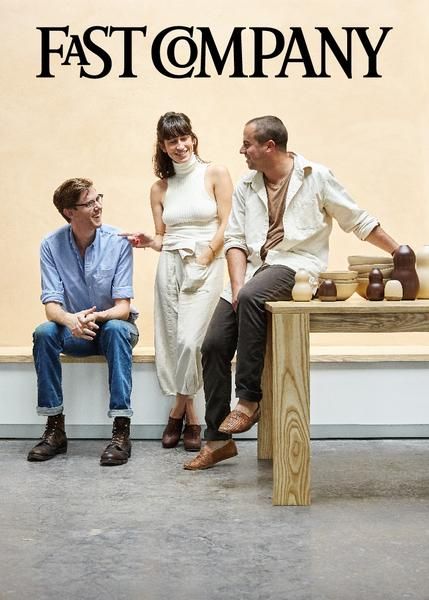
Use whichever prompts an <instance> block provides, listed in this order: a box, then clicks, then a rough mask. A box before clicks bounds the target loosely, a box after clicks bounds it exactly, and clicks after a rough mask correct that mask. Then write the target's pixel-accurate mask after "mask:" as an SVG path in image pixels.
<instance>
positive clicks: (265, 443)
mask: <svg viewBox="0 0 429 600" xmlns="http://www.w3.org/2000/svg"><path fill="white" fill-rule="evenodd" d="M271 329H272V316H271V313H267V346H266V351H265V359H264V372H263V374H262V402H261V418H260V419H259V423H258V458H259V459H270V458H273V346H272V333H271Z"/></svg>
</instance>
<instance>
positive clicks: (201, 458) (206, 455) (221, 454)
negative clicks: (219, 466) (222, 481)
mask: <svg viewBox="0 0 429 600" xmlns="http://www.w3.org/2000/svg"><path fill="white" fill-rule="evenodd" d="M237 454H238V450H237V446H236V445H235V442H233V441H232V440H230V441H229V442H228V443H227V444H225V446H222V448H218V449H217V450H213V452H212V451H211V450H209V449H208V447H207V445H206V446H204V447H203V448H202V450H201V452H200V453H199V454H198V456H196V457H195V458H194V460H191V461H190V462H188V463H185V464H184V465H183V468H184V469H186V470H188V471H198V470H202V469H209V468H210V467H213V466H214V465H215V464H216V463H218V462H221V461H222V460H226V459H227V458H232V457H233V456H237Z"/></svg>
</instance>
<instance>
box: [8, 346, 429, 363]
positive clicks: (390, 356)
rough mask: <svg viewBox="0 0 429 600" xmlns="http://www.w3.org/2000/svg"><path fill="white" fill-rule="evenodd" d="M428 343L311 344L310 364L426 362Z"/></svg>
mask: <svg viewBox="0 0 429 600" xmlns="http://www.w3.org/2000/svg"><path fill="white" fill-rule="evenodd" d="M427 361H429V347H427V346H416V345H412V346H405V345H400V346H331V345H329V346H311V348H310V363H377V362H427ZM32 362H33V354H32V348H31V346H0V364H1V363H11V364H13V363H32ZM61 362H63V363H104V362H105V358H104V357H103V356H84V357H74V356H65V355H62V356H61ZM153 362H155V350H154V348H153V347H152V346H136V347H135V348H134V350H133V363H153Z"/></svg>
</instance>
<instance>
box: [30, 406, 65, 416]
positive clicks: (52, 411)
mask: <svg viewBox="0 0 429 600" xmlns="http://www.w3.org/2000/svg"><path fill="white" fill-rule="evenodd" d="M36 410H37V414H38V415H39V416H40V417H54V416H55V415H60V414H61V413H62V412H63V405H62V404H61V405H60V406H37V409H36Z"/></svg>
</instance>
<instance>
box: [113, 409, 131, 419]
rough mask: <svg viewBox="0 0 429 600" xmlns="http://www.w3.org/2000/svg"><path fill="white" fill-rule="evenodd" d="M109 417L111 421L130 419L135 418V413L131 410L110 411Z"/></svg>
mask: <svg viewBox="0 0 429 600" xmlns="http://www.w3.org/2000/svg"><path fill="white" fill-rule="evenodd" d="M107 416H108V417H110V418H111V419H114V418H115V417H128V418H131V417H132V416H133V411H132V410H131V408H124V409H123V410H117V409H116V410H109V411H108V413H107Z"/></svg>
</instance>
